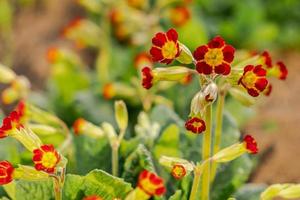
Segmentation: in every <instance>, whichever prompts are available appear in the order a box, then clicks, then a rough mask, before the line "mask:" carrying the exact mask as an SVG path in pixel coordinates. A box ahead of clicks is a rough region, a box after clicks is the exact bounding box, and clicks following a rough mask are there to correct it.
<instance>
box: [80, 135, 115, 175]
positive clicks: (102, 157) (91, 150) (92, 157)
mask: <svg viewBox="0 0 300 200" xmlns="http://www.w3.org/2000/svg"><path fill="white" fill-rule="evenodd" d="M74 143H75V156H76V166H77V170H76V171H77V173H78V174H86V173H87V172H89V171H91V170H93V169H102V170H105V171H110V169H111V147H110V145H109V142H108V139H107V138H106V137H102V138H98V139H94V138H90V137H88V136H85V135H79V136H76V137H75V138H74Z"/></svg>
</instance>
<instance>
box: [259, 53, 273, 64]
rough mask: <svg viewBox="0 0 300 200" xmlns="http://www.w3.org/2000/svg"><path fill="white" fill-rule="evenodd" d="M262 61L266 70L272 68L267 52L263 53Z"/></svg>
mask: <svg viewBox="0 0 300 200" xmlns="http://www.w3.org/2000/svg"><path fill="white" fill-rule="evenodd" d="M261 56H262V59H263V63H262V64H264V65H265V66H266V67H267V68H271V67H272V58H271V55H270V53H269V52H268V51H264V52H263V53H262V54H261Z"/></svg>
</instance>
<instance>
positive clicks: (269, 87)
mask: <svg viewBox="0 0 300 200" xmlns="http://www.w3.org/2000/svg"><path fill="white" fill-rule="evenodd" d="M272 89H273V86H272V84H270V83H269V84H268V86H267V87H266V89H265V90H264V91H263V93H264V95H265V96H270V94H271V92H272Z"/></svg>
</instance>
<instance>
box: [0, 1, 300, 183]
mask: <svg viewBox="0 0 300 200" xmlns="http://www.w3.org/2000/svg"><path fill="white" fill-rule="evenodd" d="M100 1H101V0H99V2H100ZM124 1H126V0H123V1H121V2H124ZM97 2H98V1H97V0H91V1H89V0H77V1H75V0H0V61H1V63H2V64H4V65H6V66H9V67H11V68H12V69H13V70H14V71H16V73H17V74H19V75H24V76H26V77H28V79H29V80H30V82H31V88H32V89H33V90H34V91H43V90H45V89H46V88H48V87H49V76H53V73H52V71H51V65H50V64H49V61H47V56H46V55H47V52H49V48H50V47H57V46H59V47H62V48H67V49H68V48H69V49H73V50H74V51H75V52H76V54H79V55H80V56H81V58H82V60H83V62H84V63H85V65H86V66H88V67H87V68H91V69H92V68H93V66H94V64H95V59H96V57H97V50H95V48H93V47H92V48H90V47H89V45H87V46H88V47H87V48H78V44H77V45H74V42H73V41H72V40H68V39H66V36H63V32H64V30H65V28H66V26H69V25H70V21H72V20H74V19H76V18H78V17H85V18H89V19H91V20H93V21H94V22H95V23H97V22H98V21H99V20H98V18H99V19H100V17H99V16H101V24H100V27H102V26H105V23H102V21H110V20H112V19H111V18H110V17H111V15H102V14H103V13H105V12H106V11H105V9H102V8H99V10H96V9H95V10H94V11H93V9H94V8H96V7H94V6H93V4H88V3H97ZM104 2H105V4H110V3H109V2H110V1H104ZM111 2H114V0H111ZM116 2H117V1H116ZM118 2H119V1H118ZM130 2H133V5H139V2H142V0H140V1H139V0H136V1H130ZM161 2H167V1H161ZM174 2H175V1H174ZM183 2H184V5H185V4H187V5H186V6H187V8H188V9H189V12H190V13H189V15H188V16H189V18H190V22H188V24H187V25H183V26H181V24H180V23H176V19H172V16H174V15H176V14H174V13H173V15H172V13H171V14H168V12H169V11H168V12H167V13H159V14H161V15H160V16H159V17H161V19H159V20H161V21H160V23H161V24H162V26H161V27H160V28H162V29H164V30H167V29H168V28H170V27H176V29H177V30H178V32H179V34H180V36H179V40H181V39H182V40H184V42H186V43H187V45H188V46H189V47H191V48H192V49H194V48H195V47H197V45H200V44H203V43H205V42H206V41H207V40H208V39H209V38H212V37H213V36H215V35H221V36H222V37H224V38H225V40H226V41H227V42H228V43H229V44H232V45H233V46H234V47H236V48H239V49H248V50H251V51H261V50H264V49H267V50H268V51H269V52H270V53H271V55H272V56H273V57H274V59H276V60H278V59H280V60H282V61H283V62H285V64H286V66H287V67H288V70H289V75H288V78H287V80H286V81H284V82H279V81H277V82H274V83H273V86H274V90H273V92H272V95H271V96H270V97H268V98H264V99H263V101H261V103H260V104H259V106H258V107H257V109H256V114H254V115H252V117H251V118H249V119H248V120H247V121H246V123H244V124H243V126H242V130H243V132H245V133H251V134H253V135H255V136H256V138H257V140H258V143H259V145H260V148H261V149H262V150H263V151H264V155H263V158H262V159H263V162H262V163H260V164H259V165H258V167H257V169H256V170H255V172H254V173H253V174H252V177H251V180H250V181H253V182H256V183H261V182H265V183H268V184H271V183H284V182H298V183H299V182H300V173H299V169H300V160H299V155H300V148H299V145H300V134H299V130H300V123H299V122H300V104H299V100H300V96H299V95H300V64H299V63H300V62H299V60H300V12H299V11H300V1H299V0H244V1H240V0H197V1H196V0H194V1H193V2H190V1H187V0H186V1H183ZM105 4H104V5H105ZM162 4H163V3H162ZM95 5H97V4H95ZM180 5H181V4H180ZM110 6H111V7H110V8H114V6H115V5H114V4H113V3H112V5H110ZM175 8H177V7H176V6H175ZM179 11H180V10H175V11H172V12H175V13H177V12H179ZM150 12H151V10H150V11H149V10H147V11H145V13H146V14H149V13H150ZM170 12H171V11H170ZM156 14H157V13H155V12H154V14H153V16H157V15H156ZM165 16H167V18H168V16H169V17H170V16H171V21H172V20H173V21H172V22H173V24H172V23H170V22H169V20H168V19H165V18H164V17H165ZM97 20H98V21H97ZM179 22H180V20H179ZM99 23H100V22H99ZM127 27H129V26H127ZM121 28H124V27H121ZM160 28H156V27H155V28H153V32H156V30H159V29H160ZM118 30H119V29H118ZM121 32H122V33H124V32H126V26H125V29H124V30H123V31H121ZM118 33H119V32H116V35H115V36H116V37H117V38H116V39H111V40H113V42H112V43H113V45H115V46H118V48H117V49H115V48H112V55H113V56H114V59H116V60H118V56H119V55H120V56H123V57H125V60H133V59H134V57H133V56H131V57H130V56H129V57H128V55H121V53H120V52H122V51H120V49H121V50H122V48H124V46H125V47H126V50H127V51H128V52H135V50H136V49H139V48H140V46H145V47H144V48H143V49H147V47H149V45H150V40H147V41H145V42H143V41H142V40H138V41H132V40H130V41H129V39H128V37H127V36H126V39H124V37H123V35H118ZM151 35H153V34H152V33H151ZM135 37H137V36H135ZM195 38H198V39H195ZM100 40H103V41H104V40H105V38H101V39H100ZM128 41H129V42H128ZM141 41H142V42H141ZM134 45H135V46H134ZM195 45H196V46H195ZM119 53H120V54H119ZM133 54H134V53H133ZM126 57H127V59H126ZM48 59H49V58H48ZM123 60H124V59H123ZM123 60H122V61H121V62H123ZM130 62H131V63H132V61H128V62H127V63H130ZM119 64H120V63H119ZM111 67H112V66H111ZM121 67H122V66H121ZM121 67H120V68H121ZM120 77H121V79H122V78H123V77H122V76H121V75H116V76H115V77H114V79H115V80H118V79H120ZM1 88H3V87H1ZM99 91H100V89H99ZM41 96H42V95H41ZM2 107H5V108H6V107H7V106H5V105H3V106H2ZM237 117H238V116H237ZM67 121H68V119H67ZM71 121H72V120H71V119H70V123H71Z"/></svg>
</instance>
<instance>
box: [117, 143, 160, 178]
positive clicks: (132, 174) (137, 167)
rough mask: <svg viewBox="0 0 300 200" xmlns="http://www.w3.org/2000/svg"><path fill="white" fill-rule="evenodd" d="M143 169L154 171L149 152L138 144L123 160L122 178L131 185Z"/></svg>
mask: <svg viewBox="0 0 300 200" xmlns="http://www.w3.org/2000/svg"><path fill="white" fill-rule="evenodd" d="M143 169H147V170H149V171H152V172H154V171H155V170H154V165H153V161H152V158H151V154H150V152H149V151H148V150H147V149H146V147H145V146H144V145H142V144H140V145H139V146H138V147H137V149H136V150H135V151H134V152H132V153H131V154H130V155H129V156H128V157H127V159H126V160H125V163H124V171H123V173H122V177H123V178H124V179H125V180H126V181H127V182H130V183H132V184H133V183H135V182H136V180H137V178H138V176H139V173H140V172H141V171H142V170H143Z"/></svg>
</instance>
